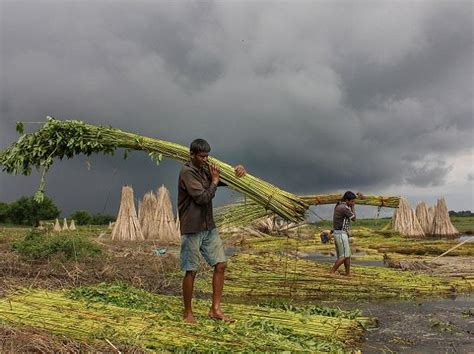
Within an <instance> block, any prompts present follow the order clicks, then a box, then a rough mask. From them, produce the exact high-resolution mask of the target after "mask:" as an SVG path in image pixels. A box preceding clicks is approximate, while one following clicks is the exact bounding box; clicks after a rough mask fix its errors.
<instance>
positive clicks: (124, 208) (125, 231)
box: [112, 186, 145, 241]
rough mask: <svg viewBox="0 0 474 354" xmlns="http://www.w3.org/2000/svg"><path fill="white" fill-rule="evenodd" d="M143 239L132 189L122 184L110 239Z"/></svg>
mask: <svg viewBox="0 0 474 354" xmlns="http://www.w3.org/2000/svg"><path fill="white" fill-rule="evenodd" d="M144 239H145V238H144V237H143V233H142V229H141V227H140V222H139V221H138V217H137V212H136V209H135V203H134V201H133V189H132V187H129V186H123V187H122V199H121V200H120V208H119V212H118V214H117V220H116V221H115V225H114V228H113V230H112V240H125V241H137V240H144Z"/></svg>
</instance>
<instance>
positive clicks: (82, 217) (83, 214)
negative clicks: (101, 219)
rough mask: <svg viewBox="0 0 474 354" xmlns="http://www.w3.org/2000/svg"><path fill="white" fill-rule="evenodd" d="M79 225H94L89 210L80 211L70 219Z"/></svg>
mask: <svg viewBox="0 0 474 354" xmlns="http://www.w3.org/2000/svg"><path fill="white" fill-rule="evenodd" d="M69 218H70V219H73V220H74V221H75V222H76V223H77V224H78V225H88V224H92V215H91V214H90V213H89V212H88V211H87V210H78V211H76V212H75V213H73V214H71V216H70V217H69Z"/></svg>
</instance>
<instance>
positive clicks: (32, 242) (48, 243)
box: [10, 230, 102, 260]
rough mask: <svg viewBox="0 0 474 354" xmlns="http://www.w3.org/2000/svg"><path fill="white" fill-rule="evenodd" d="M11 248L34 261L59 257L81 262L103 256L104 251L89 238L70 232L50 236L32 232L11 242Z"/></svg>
mask: <svg viewBox="0 0 474 354" xmlns="http://www.w3.org/2000/svg"><path fill="white" fill-rule="evenodd" d="M10 246H11V249H12V250H13V251H15V252H18V253H20V254H21V255H23V256H24V257H25V258H28V259H32V260H37V259H50V258H51V257H53V256H58V255H59V256H63V257H65V258H66V259H75V260H81V259H84V258H88V257H97V256H99V255H101V254H102V249H101V248H100V247H99V246H98V245H97V244H94V243H93V242H92V241H90V240H89V239H88V238H87V237H85V236H82V235H79V234H77V233H69V232H68V233H59V234H48V233H46V232H42V231H38V230H31V231H29V232H28V233H27V234H26V235H25V236H24V237H23V238H18V239H16V240H13V241H11V243H10Z"/></svg>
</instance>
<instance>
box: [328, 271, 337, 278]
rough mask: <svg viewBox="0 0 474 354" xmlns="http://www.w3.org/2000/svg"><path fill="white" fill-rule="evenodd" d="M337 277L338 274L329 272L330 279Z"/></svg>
mask: <svg viewBox="0 0 474 354" xmlns="http://www.w3.org/2000/svg"><path fill="white" fill-rule="evenodd" d="M338 275H339V273H336V272H330V273H329V276H330V277H337V276H338Z"/></svg>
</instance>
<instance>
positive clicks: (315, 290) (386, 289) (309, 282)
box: [197, 254, 474, 300]
mask: <svg viewBox="0 0 474 354" xmlns="http://www.w3.org/2000/svg"><path fill="white" fill-rule="evenodd" d="M228 263H229V266H228V267H227V270H226V285H225V289H226V290H225V291H226V294H228V295H233V296H237V297H242V296H264V297H268V296H277V297H282V296H287V297H294V296H301V297H304V298H316V299H318V298H322V299H328V298H329V299H333V300H335V299H376V298H416V297H423V296H433V295H449V294H453V293H457V292H471V291H472V288H473V286H474V277H466V278H464V279H451V278H443V277H439V276H431V275H425V274H414V273H411V272H402V271H397V270H392V269H388V268H384V267H358V266H354V267H353V272H352V273H353V274H352V276H351V277H346V276H343V275H340V276H337V277H332V276H330V274H329V271H330V268H331V267H332V264H329V263H319V262H314V261H307V260H302V259H295V258H289V257H286V256H276V255H271V254H265V255H260V256H257V255H250V254H239V255H236V256H233V257H232V258H230V260H229V262H228ZM208 276H211V274H209V275H208ZM209 284H210V280H209V279H205V278H202V279H199V280H198V285H197V288H199V289H206V292H209V293H210V292H211V288H210V286H209Z"/></svg>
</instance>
